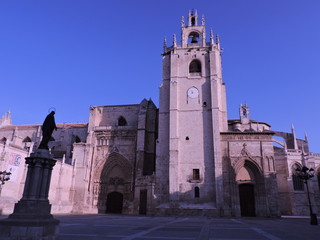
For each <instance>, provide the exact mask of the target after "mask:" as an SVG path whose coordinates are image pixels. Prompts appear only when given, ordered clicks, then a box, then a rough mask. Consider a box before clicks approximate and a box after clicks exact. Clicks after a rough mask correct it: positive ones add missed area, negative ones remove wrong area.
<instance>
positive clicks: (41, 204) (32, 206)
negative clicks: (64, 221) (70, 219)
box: [0, 149, 59, 240]
mask: <svg viewBox="0 0 320 240" xmlns="http://www.w3.org/2000/svg"><path fill="white" fill-rule="evenodd" d="M55 163H56V160H54V159H53V158H52V156H51V155H50V153H49V151H48V150H46V149H38V150H37V151H36V152H35V153H32V154H31V156H30V157H27V158H26V164H28V172H27V177H26V182H25V186H24V191H23V196H22V198H21V199H20V201H19V202H18V203H16V204H15V206H14V211H13V213H12V214H11V215H9V217H8V218H7V219H4V220H2V221H0V239H1V240H7V239H8V240H9V239H12V240H18V239H19V240H27V239H28V240H29V239H30V240H31V239H32V240H36V239H42V240H49V239H50V240H51V239H57V235H58V232H59V221H58V220H56V219H54V218H53V216H52V215H51V214H50V212H51V204H50V203H49V200H48V193H49V187H50V180H51V173H52V169H53V166H54V165H55Z"/></svg>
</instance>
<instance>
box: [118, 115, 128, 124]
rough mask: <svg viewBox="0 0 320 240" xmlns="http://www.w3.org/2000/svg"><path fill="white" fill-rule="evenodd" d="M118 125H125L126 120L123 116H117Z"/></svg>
mask: <svg viewBox="0 0 320 240" xmlns="http://www.w3.org/2000/svg"><path fill="white" fill-rule="evenodd" d="M118 126H127V120H126V119H125V118H124V117H122V116H120V117H119V118H118Z"/></svg>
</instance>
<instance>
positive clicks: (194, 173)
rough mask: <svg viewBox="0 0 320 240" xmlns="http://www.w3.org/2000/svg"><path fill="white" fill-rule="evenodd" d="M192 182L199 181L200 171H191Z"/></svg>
mask: <svg viewBox="0 0 320 240" xmlns="http://www.w3.org/2000/svg"><path fill="white" fill-rule="evenodd" d="M192 180H200V170H199V169H193V174H192Z"/></svg>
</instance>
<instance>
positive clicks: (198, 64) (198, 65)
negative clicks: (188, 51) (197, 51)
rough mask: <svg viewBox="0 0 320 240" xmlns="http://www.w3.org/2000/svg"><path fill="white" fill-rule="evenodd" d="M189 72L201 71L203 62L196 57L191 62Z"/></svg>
mask: <svg viewBox="0 0 320 240" xmlns="http://www.w3.org/2000/svg"><path fill="white" fill-rule="evenodd" d="M189 73H191V74H196V75H198V74H200V73H201V62H200V61H199V60H197V59H195V60H193V61H192V62H191V63H190V65H189Z"/></svg>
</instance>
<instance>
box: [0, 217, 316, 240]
mask: <svg viewBox="0 0 320 240" xmlns="http://www.w3.org/2000/svg"><path fill="white" fill-rule="evenodd" d="M3 218H6V216H0V219H3ZM55 218H57V219H59V220H60V238H59V239H60V240H76V239H77V240H84V239H86V240H91V239H92V240H93V239H95V240H100V239H101V240H102V239H110V240H111V239H112V240H131V239H132V240H133V239H135V240H142V239H144V240H146V239H150V240H152V239H155V240H161V239H163V240H192V239H197V240H202V239H203V240H205V239H212V240H258V239H259V240H260V239H261V240H264V239H269V240H280V239H282V240H287V239H288V240H305V239H315V240H316V239H319V236H320V225H317V226H312V225H310V222H309V218H305V217H304V218H301V217H300V218H294V217H287V218H286V217H284V218H206V217H146V216H125V215H55Z"/></svg>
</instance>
